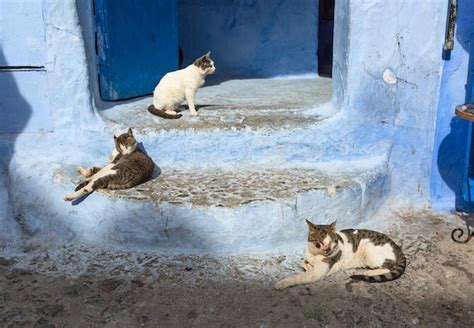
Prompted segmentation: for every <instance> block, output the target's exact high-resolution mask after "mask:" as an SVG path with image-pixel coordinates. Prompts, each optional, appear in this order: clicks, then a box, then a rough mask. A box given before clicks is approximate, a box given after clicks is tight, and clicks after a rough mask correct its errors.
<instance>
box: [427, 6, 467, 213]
mask: <svg viewBox="0 0 474 328" xmlns="http://www.w3.org/2000/svg"><path fill="white" fill-rule="evenodd" d="M473 42H474V2H473V1H459V7H458V16H457V27H456V35H455V45H454V50H453V51H452V52H451V57H450V59H449V60H447V61H445V62H444V65H443V74H442V79H441V85H440V95H439V103H438V112H437V118H436V135H435V145H434V149H433V163H432V175H431V202H432V205H433V208H435V209H438V210H452V209H454V208H455V207H458V208H459V207H464V206H465V204H464V205H463V200H462V188H463V175H464V170H465V169H464V167H465V155H466V150H467V140H468V124H469V123H468V122H467V121H465V120H462V119H459V118H457V117H456V116H455V114H454V108H455V106H456V105H459V104H463V103H465V101H468V99H466V87H465V86H466V83H467V79H468V66H469V60H471V61H473V60H472V58H470V57H472V56H474V54H472V52H473V51H474V45H473Z"/></svg>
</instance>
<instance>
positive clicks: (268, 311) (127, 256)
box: [0, 209, 474, 327]
mask: <svg viewBox="0 0 474 328" xmlns="http://www.w3.org/2000/svg"><path fill="white" fill-rule="evenodd" d="M384 217H385V219H386V220H391V222H393V224H392V228H391V229H390V231H389V235H390V236H392V237H393V239H395V240H396V241H398V242H399V243H400V244H401V245H402V247H403V249H404V251H405V253H406V255H407V258H408V267H407V270H406V272H405V274H404V275H403V276H402V277H401V278H400V279H399V280H396V281H394V282H389V283H383V284H366V283H361V282H357V283H355V282H351V281H350V279H349V273H340V274H335V275H334V276H331V277H328V278H327V279H325V280H324V281H321V282H319V283H314V284H310V285H306V286H298V287H294V288H291V289H288V290H285V291H276V290H274V289H273V288H272V285H273V284H274V283H275V281H276V280H277V279H280V278H282V277H284V276H286V275H288V274H291V273H295V272H300V270H301V269H300V268H299V265H298V262H299V261H300V256H301V253H297V254H292V253H287V254H268V255H261V256H248V257H244V256H239V257H210V256H204V255H203V256H198V255H163V254H161V255H160V254H155V253H132V252H115V253H112V252H106V251H103V250H100V249H95V248H88V247H85V246H81V245H74V244H68V245H62V246H60V247H54V248H49V249H46V248H45V247H44V245H43V246H40V245H38V244H36V243H35V242H34V241H31V240H30V241H29V242H28V243H26V244H25V245H23V246H22V252H20V253H18V254H17V255H16V256H14V257H3V258H1V259H0V326H2V327H8V326H10V327H23V326H25V327H33V326H35V327H140V326H143V327H416V326H420V327H472V326H473V325H474V297H473V295H474V267H473V263H474V240H473V241H471V242H470V244H465V245H462V244H456V243H454V242H453V241H452V240H451V238H450V233H451V230H452V229H453V228H454V227H459V226H462V224H461V222H460V220H459V219H458V218H457V217H455V216H453V215H437V214H433V213H430V212H428V211H417V212H413V211H410V210H408V209H407V210H404V211H397V212H393V213H390V212H389V213H385V214H384ZM183 242H185V241H183ZM4 254H5V253H4Z"/></svg>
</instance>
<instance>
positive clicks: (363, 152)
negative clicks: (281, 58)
mask: <svg viewBox="0 0 474 328" xmlns="http://www.w3.org/2000/svg"><path fill="white" fill-rule="evenodd" d="M265 84H266V85H265ZM315 87H316V92H314V90H313V88H315ZM328 88H329V92H328V90H327V89H328ZM249 90H250V91H249ZM252 90H253V91H252ZM201 91H202V92H200V98H198V101H199V102H198V103H201V104H203V103H205V104H209V106H204V107H202V108H201V110H202V112H201V116H200V117H198V118H192V117H190V116H188V115H186V116H184V117H183V118H182V119H179V120H170V121H165V120H162V119H159V118H155V117H152V116H150V114H148V113H146V105H147V104H148V103H149V102H150V99H149V98H148V99H143V100H139V101H135V102H130V103H127V104H122V105H120V106H119V107H117V108H112V109H108V110H105V113H104V121H105V122H106V123H107V125H108V131H107V133H91V134H89V135H88V134H86V133H84V135H83V136H81V138H80V140H76V141H77V145H71V142H70V141H65V140H62V139H61V137H60V136H58V135H51V136H45V137H44V140H43V144H42V147H34V146H32V144H33V142H32V141H31V140H29V139H28V138H26V137H23V138H20V140H18V141H17V145H19V146H18V147H17V148H18V149H19V151H17V153H16V155H15V157H14V158H13V159H12V163H11V165H10V189H11V191H10V193H11V195H12V196H13V198H14V199H15V201H14V207H15V213H16V220H17V221H18V222H19V223H20V225H21V226H22V228H23V231H24V232H26V233H27V234H30V235H32V236H37V237H38V238H45V239H51V240H53V241H55V240H58V239H60V240H62V239H63V240H78V241H80V242H86V243H89V244H93V245H97V246H104V247H105V246H107V247H110V246H115V247H118V248H121V249H152V250H159V251H163V252H187V253H212V254H229V253H231V254H243V253H249V252H267V251H277V250H279V249H286V250H288V249H289V248H294V249H299V248H301V245H302V244H303V243H304V240H305V235H306V227H305V223H304V219H307V218H311V219H313V220H317V221H318V222H327V223H329V222H332V221H333V220H335V219H337V220H338V225H339V226H340V227H348V226H357V225H358V224H361V223H363V222H364V221H365V220H367V219H368V218H370V216H371V215H372V214H373V213H374V212H375V211H376V210H377V208H378V207H379V206H380V204H381V203H382V202H383V201H384V196H385V194H386V192H387V191H388V190H389V183H390V181H389V175H388V168H387V154H388V149H389V147H388V146H387V145H386V144H384V143H381V144H364V145H362V144H361V145H360V146H357V145H356V144H353V143H351V142H348V141H344V142H341V140H346V139H347V135H345V134H342V133H340V131H339V130H337V128H336V126H337V125H335V123H334V118H333V117H331V116H329V115H328V112H330V111H328V110H327V104H326V103H325V102H326V101H327V100H329V98H330V81H329V80H324V79H317V80H261V81H260V80H254V81H245V80H241V81H229V82H225V83H223V84H221V85H217V86H212V87H209V88H204V89H203V90H201ZM245 91H246V92H247V96H248V98H246V97H245V96H242V94H241V93H244V92H245ZM303 91H304V92H303ZM252 92H253V93H252ZM244 95H245V94H244ZM272 95H273V96H272ZM219 97H220V98H219ZM265 97H266V99H268V101H266V102H264V104H262V103H260V104H259V103H258V101H257V100H258V99H261V98H265ZM256 99H257V100H256ZM318 99H319V100H318ZM224 100H226V101H224ZM318 101H320V102H321V103H318ZM239 103H240V104H241V105H238V104H239ZM186 114H187V113H186ZM238 117H240V118H241V119H240V120H239V119H237V118H238ZM219 122H220V123H219ZM128 126H132V127H134V129H135V131H136V137H137V139H138V140H139V141H141V142H142V145H143V146H144V148H145V149H146V151H147V152H148V153H149V154H150V156H151V157H152V158H153V159H154V161H155V162H156V164H157V165H158V166H159V167H158V168H157V170H156V174H155V178H154V179H153V180H152V181H149V182H147V183H145V184H142V185H140V186H137V187H136V188H132V189H130V190H126V191H113V192H111V191H105V192H96V193H93V194H91V195H90V196H88V197H87V198H86V199H84V200H83V201H82V202H80V203H77V204H71V203H67V202H64V201H63V200H62V198H63V196H64V195H65V194H67V193H69V192H70V191H71V190H72V189H73V188H74V186H75V184H76V183H77V182H78V181H79V179H80V177H79V175H78V174H77V173H76V172H75V170H74V168H75V166H76V165H77V164H81V165H84V166H87V165H94V164H100V163H102V162H103V161H105V160H106V158H107V156H108V154H109V152H110V150H111V149H112V137H111V133H112V131H113V130H116V129H119V130H122V129H123V130H124V129H125V128H126V127H128ZM338 138H339V139H338ZM354 142H355V141H354ZM20 149H24V150H21V151H20Z"/></svg>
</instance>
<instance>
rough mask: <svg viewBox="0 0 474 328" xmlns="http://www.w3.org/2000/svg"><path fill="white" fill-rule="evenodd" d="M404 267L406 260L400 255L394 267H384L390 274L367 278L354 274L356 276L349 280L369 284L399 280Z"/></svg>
mask: <svg viewBox="0 0 474 328" xmlns="http://www.w3.org/2000/svg"><path fill="white" fill-rule="evenodd" d="M406 266H407V260H406V258H405V255H404V254H403V253H401V256H400V258H399V260H398V261H397V262H396V264H395V265H390V266H386V268H387V269H389V270H390V272H387V273H385V274H381V275H377V276H367V275H363V274H356V275H353V276H351V278H352V279H354V280H360V281H365V282H370V283H378V282H386V281H392V280H395V279H398V278H400V276H401V275H402V274H403V273H404V272H405V268H406Z"/></svg>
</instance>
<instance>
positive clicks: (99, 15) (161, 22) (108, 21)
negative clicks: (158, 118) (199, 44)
mask: <svg viewBox="0 0 474 328" xmlns="http://www.w3.org/2000/svg"><path fill="white" fill-rule="evenodd" d="M94 6H95V14H96V26H97V40H96V42H97V57H98V65H99V87H100V95H101V98H102V99H103V100H120V99H126V98H132V97H138V96H143V95H146V94H150V93H152V92H153V89H154V87H155V86H156V84H157V83H158V82H159V80H160V79H161V77H163V75H165V74H166V73H167V72H169V71H173V70H176V69H177V68H178V8H177V0H95V4H94Z"/></svg>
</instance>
